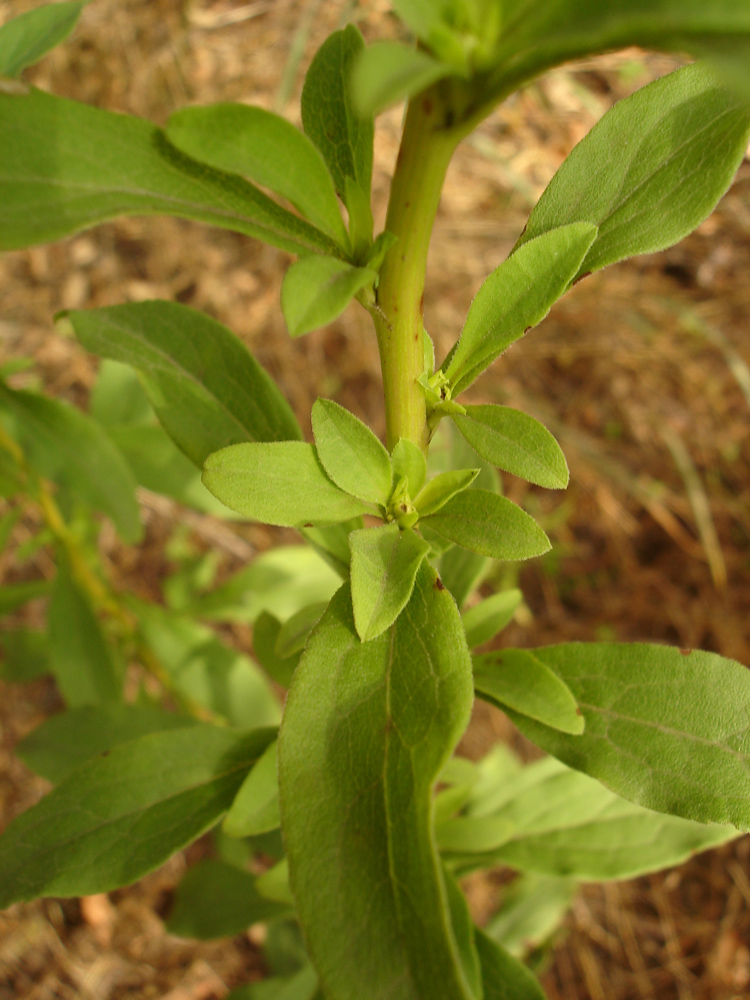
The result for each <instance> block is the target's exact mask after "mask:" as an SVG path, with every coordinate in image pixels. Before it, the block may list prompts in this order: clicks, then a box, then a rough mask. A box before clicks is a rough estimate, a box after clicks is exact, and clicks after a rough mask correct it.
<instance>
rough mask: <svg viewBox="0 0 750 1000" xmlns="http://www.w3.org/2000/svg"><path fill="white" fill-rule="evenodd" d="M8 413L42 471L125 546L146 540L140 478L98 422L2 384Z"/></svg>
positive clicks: (2, 405)
mask: <svg viewBox="0 0 750 1000" xmlns="http://www.w3.org/2000/svg"><path fill="white" fill-rule="evenodd" d="M0 169H2V168H0ZM0 212H2V208H0ZM3 409H5V410H9V411H10V413H11V414H12V415H13V416H14V417H15V419H16V421H17V434H18V439H19V441H20V444H21V446H22V448H23V450H24V453H25V454H26V455H27V457H28V459H29V461H30V462H31V464H32V465H33V466H34V468H35V469H36V470H37V471H38V472H40V473H41V474H42V475H43V476H45V477H46V478H48V479H52V480H54V481H55V482H56V483H58V484H59V485H60V486H62V487H63V489H65V490H66V491H69V492H70V494H71V495H72V497H73V498H74V499H75V500H77V501H79V502H81V501H82V502H83V503H86V504H87V505H89V506H90V507H91V508H93V509H94V510H98V511H101V512H102V513H103V514H106V515H108V516H109V517H111V518H112V520H113V521H114V523H115V527H116V528H117V531H118V533H119V535H120V537H121V538H122V540H123V541H125V542H131V543H134V542H137V541H139V540H140V538H141V535H142V528H141V521H140V511H139V508H138V503H137V501H136V499H135V479H134V477H133V474H132V473H131V471H130V469H129V468H128V466H127V464H126V462H125V459H124V458H123V457H122V455H121V454H120V453H119V451H118V450H117V448H116V447H115V446H114V444H113V443H112V441H111V440H110V439H109V437H108V436H107V433H106V431H105V430H104V429H103V428H102V427H100V426H99V425H98V424H97V423H96V421H95V420H91V419H90V418H89V417H87V416H86V414H85V413H82V412H81V411H80V410H77V409H76V408H75V407H74V406H70V405H69V404H68V403H62V402H60V401H59V400H57V399H49V398H47V397H46V396H41V395H39V394H38V393H35V392H27V391H23V390H14V389H10V388H8V387H7V386H5V385H3V384H1V383H0V410H3Z"/></svg>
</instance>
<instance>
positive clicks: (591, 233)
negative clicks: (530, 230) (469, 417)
mask: <svg viewBox="0 0 750 1000" xmlns="http://www.w3.org/2000/svg"><path fill="white" fill-rule="evenodd" d="M596 232H597V230H596V226H593V225H591V224H590V223H587V222H577V223H574V224H573V225H569V226H561V227H560V228H558V229H553V230H552V231H550V232H548V233H545V234H544V235H543V236H540V237H538V238H537V239H536V240H532V241H530V242H529V243H527V244H524V246H522V247H521V248H520V249H518V250H516V252H515V253H513V254H511V256H510V257H508V259H507V260H506V261H505V262H504V263H502V264H501V265H500V267H498V268H497V270H495V271H493V272H492V274H491V275H490V276H489V278H487V279H486V280H485V282H484V284H483V285H482V287H481V288H480V289H479V291H478V292H477V295H476V298H475V299H474V301H473V302H472V304H471V308H470V309H469V315H468V316H467V317H466V323H465V324H464V328H463V331H462V333H461V339H460V340H459V341H458V344H457V345H456V348H455V350H454V351H453V352H452V354H451V355H449V361H448V363H447V365H446V367H445V368H444V374H445V375H446V377H447V378H448V381H449V382H450V385H451V388H452V390H453V396H454V397H455V396H457V395H458V394H459V393H460V392H463V391H464V389H468V387H469V386H470V385H471V383H472V382H473V381H474V380H475V379H476V378H477V377H478V376H479V375H481V373H482V372H483V371H484V369H485V368H487V367H488V366H489V365H490V364H492V362H493V361H494V360H495V358H497V357H499V356H500V355H501V354H502V353H503V351H504V350H505V349H506V348H508V347H510V345H511V344H512V343H513V342H514V341H516V340H518V338H519V337H522V336H523V335H524V333H525V332H526V331H527V330H528V329H529V328H530V327H532V326H536V325H537V323H541V321H542V320H543V319H544V317H545V316H546V315H547V313H548V312H549V311H550V309H551V308H552V306H553V305H554V303H555V302H556V301H557V300H558V299H559V298H560V296H561V295H562V294H563V292H565V290H566V289H567V288H568V286H569V284H570V282H571V281H572V279H573V278H574V277H575V275H576V274H577V273H578V270H579V268H580V265H581V261H582V260H583V259H584V257H585V256H586V253H587V251H588V249H589V247H590V246H591V244H592V243H593V242H594V239H595V238H596Z"/></svg>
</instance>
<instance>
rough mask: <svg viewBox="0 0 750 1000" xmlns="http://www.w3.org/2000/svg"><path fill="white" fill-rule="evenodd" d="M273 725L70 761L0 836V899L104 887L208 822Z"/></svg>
mask: <svg viewBox="0 0 750 1000" xmlns="http://www.w3.org/2000/svg"><path fill="white" fill-rule="evenodd" d="M274 736H275V730H274V729H259V730H255V731H253V732H249V733H247V732H237V731H236V730H231V729H227V728H221V727H217V726H209V725H203V724H199V725H195V726H190V727H188V728H187V729H174V730H172V731H171V732H165V733H151V734H150V735H148V736H141V737H140V739H137V740H133V741H131V742H129V743H123V744H121V745H120V746H118V747H115V748H114V749H113V750H112V751H111V752H110V753H109V755H108V756H98V757H95V758H94V759H93V760H90V761H87V762H86V763H85V764H82V765H81V766H80V767H78V768H77V769H76V770H75V771H74V772H73V773H72V774H71V775H70V776H69V777H68V778H66V780H65V781H63V782H62V784H60V785H58V786H57V787H56V788H55V789H54V790H53V791H52V792H51V793H50V794H49V795H48V796H46V798H44V799H42V800H41V802H39V804H38V805H36V806H34V807H33V808H32V809H29V810H28V811H27V812H25V813H22V814H21V815H20V816H19V817H18V818H17V819H16V820H14V821H13V822H12V823H11V824H10V826H9V827H8V828H7V829H6V831H5V833H4V834H3V835H2V837H0V907H3V908H4V907H7V906H10V904H11V903H15V902H22V901H25V900H29V899H35V898H37V897H38V896H85V895H90V894H92V893H97V892H109V891H110V890H112V889H117V888H119V887H120V886H123V885H128V884H129V883H131V882H135V881H136V880H137V879H139V878H141V877H142V876H143V875H146V874H147V873H148V872H151V871H154V869H156V868H158V867H159V865H161V864H163V863H164V862H165V861H166V860H167V858H169V857H170V856H171V855H172V854H174V853H175V851H179V850H182V848H183V847H185V846H187V844H189V843H191V842H192V841H193V840H195V839H196V838H197V837H200V836H201V834H203V833H205V832H206V831H207V830H209V829H210V828H211V827H212V826H214V824H215V823H217V822H218V821H219V820H220V819H221V818H222V816H223V815H224V813H225V812H226V811H227V809H228V808H229V806H230V805H231V803H232V800H233V799H234V797H235V795H236V794H237V791H238V789H239V787H240V785H241V784H242V782H243V780H244V778H245V775H246V774H247V772H248V770H249V769H250V768H251V767H252V766H253V765H254V764H255V762H256V761H257V760H258V758H259V757H260V755H261V754H262V753H263V751H264V750H265V748H266V747H267V746H268V744H269V743H270V742H271V740H273V739H274Z"/></svg>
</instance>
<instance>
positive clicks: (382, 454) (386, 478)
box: [312, 399, 393, 506]
mask: <svg viewBox="0 0 750 1000" xmlns="http://www.w3.org/2000/svg"><path fill="white" fill-rule="evenodd" d="M312 427H313V434H314V435H315V450H316V451H317V453H318V458H319V459H320V461H321V464H322V465H323V468H324V469H325V470H326V472H327V473H328V475H329V476H330V478H331V479H332V480H333V481H334V483H335V484H336V485H337V486H338V487H339V488H340V489H342V490H345V491H346V492H347V493H350V494H351V495H352V496H355V497H358V498H359V499H360V500H367V501H369V502H370V503H376V504H382V505H383V506H385V504H387V503H388V498H389V497H390V495H391V488H392V479H393V469H392V467H391V459H390V456H389V455H388V452H387V451H386V450H385V448H384V447H383V445H382V444H381V443H380V441H379V440H378V439H377V438H376V437H375V435H374V434H373V432H372V431H371V430H370V428H369V427H367V425H366V424H363V423H362V421H361V420H359V419H358V418H357V417H355V416H354V414H353V413H350V412H349V411H348V410H345V409H344V407H343V406H339V404H338V403H334V402H333V401H332V400H330V399H318V400H316V402H315V404H314V405H313V408H312Z"/></svg>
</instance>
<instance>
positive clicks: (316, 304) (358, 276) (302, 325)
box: [281, 254, 378, 337]
mask: <svg viewBox="0 0 750 1000" xmlns="http://www.w3.org/2000/svg"><path fill="white" fill-rule="evenodd" d="M377 277H378V276H377V273H376V272H375V271H373V270H371V269H370V268H369V267H354V265H353V264H347V263H346V261H343V260H338V259H336V258H335V257H322V256H320V255H317V254H316V255H315V256H312V257H305V258H304V260H300V261H298V262H297V263H296V264H292V266H291V267H290V268H289V270H288V271H287V272H286V274H285V275H284V282H283V284H282V286H281V311H282V312H283V313H284V319H285V321H286V325H287V327H288V328H289V333H290V334H291V335H292V336H293V337H301V336H302V335H303V334H305V333H310V332H311V331H312V330H317V329H319V328H320V327H321V326H326V324H328V323H332V322H333V320H335V319H337V318H338V317H339V316H340V315H341V313H342V312H343V311H344V309H346V307H347V306H348V305H349V303H350V302H351V301H352V299H353V298H354V296H355V295H356V294H357V293H358V292H361V291H362V289H363V288H366V287H367V286H368V285H369V286H370V287H372V285H373V284H374V282H375V281H377Z"/></svg>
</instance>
